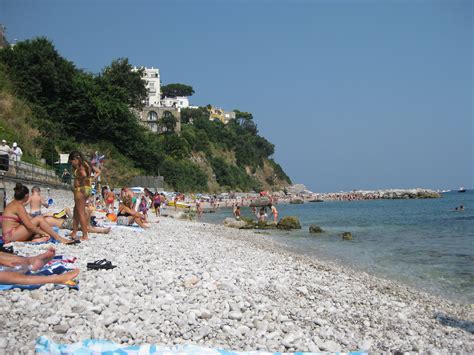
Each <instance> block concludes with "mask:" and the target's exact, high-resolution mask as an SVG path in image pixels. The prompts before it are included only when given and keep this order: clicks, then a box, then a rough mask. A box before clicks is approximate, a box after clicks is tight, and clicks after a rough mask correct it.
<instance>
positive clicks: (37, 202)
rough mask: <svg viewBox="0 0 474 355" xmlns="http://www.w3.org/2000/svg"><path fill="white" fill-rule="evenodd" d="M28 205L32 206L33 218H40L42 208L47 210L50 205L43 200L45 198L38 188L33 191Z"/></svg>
mask: <svg viewBox="0 0 474 355" xmlns="http://www.w3.org/2000/svg"><path fill="white" fill-rule="evenodd" d="M27 203H28V204H29V205H30V216H31V217H36V216H40V215H41V207H42V206H44V207H46V208H48V207H49V205H48V204H47V203H46V202H45V201H44V200H43V197H42V196H41V190H40V188H39V187H37V186H34V187H33V188H32V189H31V195H30V198H29V200H28V202H27Z"/></svg>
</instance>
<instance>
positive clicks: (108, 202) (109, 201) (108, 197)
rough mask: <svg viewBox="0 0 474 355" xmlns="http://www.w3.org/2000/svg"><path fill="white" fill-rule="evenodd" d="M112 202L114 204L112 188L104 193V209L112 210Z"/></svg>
mask: <svg viewBox="0 0 474 355" xmlns="http://www.w3.org/2000/svg"><path fill="white" fill-rule="evenodd" d="M114 204H115V192H114V189H110V190H109V191H108V192H107V193H106V194H105V209H106V210H107V212H109V211H110V210H112V212H113V211H114Z"/></svg>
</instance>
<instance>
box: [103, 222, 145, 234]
mask: <svg viewBox="0 0 474 355" xmlns="http://www.w3.org/2000/svg"><path fill="white" fill-rule="evenodd" d="M102 226H103V227H110V228H112V229H125V230H128V231H133V232H144V231H145V230H144V229H143V228H142V227H140V226H139V225H137V224H132V225H131V226H123V225H118V224H117V223H110V222H104V223H102Z"/></svg>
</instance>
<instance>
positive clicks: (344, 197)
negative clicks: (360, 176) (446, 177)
mask: <svg viewBox="0 0 474 355" xmlns="http://www.w3.org/2000/svg"><path fill="white" fill-rule="evenodd" d="M440 197H441V194H440V193H439V192H436V191H434V190H429V189H419V188H418V189H387V190H372V191H364V190H354V191H347V192H344V191H341V192H330V193H322V194H313V195H312V196H311V197H310V201H316V200H318V201H358V200H378V199H386V200H400V199H425V198H440Z"/></svg>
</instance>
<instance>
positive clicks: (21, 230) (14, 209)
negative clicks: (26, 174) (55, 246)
mask: <svg viewBox="0 0 474 355" xmlns="http://www.w3.org/2000/svg"><path fill="white" fill-rule="evenodd" d="M14 191H15V198H14V200H13V201H12V202H10V203H9V204H8V205H7V207H5V211H4V212H3V221H2V230H3V239H4V242H5V244H6V243H10V242H26V241H34V242H44V241H47V240H49V238H51V237H53V238H54V239H56V240H57V241H58V242H61V243H65V244H70V243H71V241H70V240H69V239H66V238H63V237H61V236H60V235H59V234H57V233H55V232H54V230H53V229H52V228H51V226H50V225H49V224H48V222H47V221H46V219H45V217H43V216H36V217H34V218H30V216H29V215H28V212H26V209H25V207H24V203H25V202H26V201H28V198H29V192H30V191H29V190H28V188H27V187H26V186H24V185H22V184H20V183H17V184H16V186H15V188H14Z"/></svg>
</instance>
